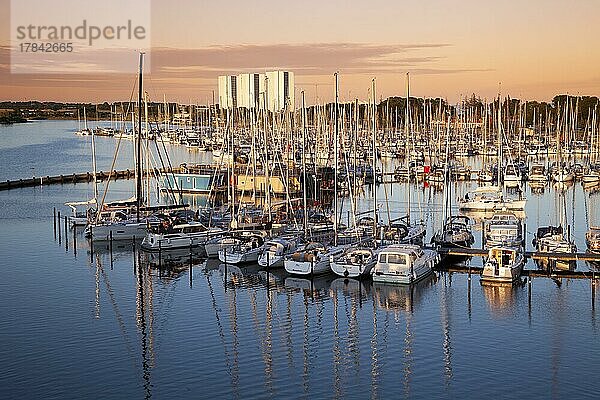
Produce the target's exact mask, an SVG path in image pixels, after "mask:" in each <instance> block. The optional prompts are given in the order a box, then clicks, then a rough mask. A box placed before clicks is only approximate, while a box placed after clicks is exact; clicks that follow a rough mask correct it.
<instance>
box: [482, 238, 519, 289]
mask: <svg viewBox="0 0 600 400" xmlns="http://www.w3.org/2000/svg"><path fill="white" fill-rule="evenodd" d="M524 265H525V257H524V255H523V251H522V250H521V249H516V248H512V247H492V248H491V249H490V250H489V252H488V257H487V259H486V261H485V264H484V266H483V272H482V273H481V282H482V283H484V284H485V283H494V282H495V283H512V282H514V281H516V280H517V279H519V277H520V276H521V272H522V271H523V266H524Z"/></svg>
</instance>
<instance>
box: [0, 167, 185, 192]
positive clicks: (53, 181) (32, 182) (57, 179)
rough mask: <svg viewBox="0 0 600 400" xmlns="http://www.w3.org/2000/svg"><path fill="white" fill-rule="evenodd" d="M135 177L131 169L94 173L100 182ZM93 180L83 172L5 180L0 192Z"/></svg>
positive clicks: (167, 170)
mask: <svg viewBox="0 0 600 400" xmlns="http://www.w3.org/2000/svg"><path fill="white" fill-rule="evenodd" d="M180 172H181V168H180V167H175V168H154V169H153V170H144V171H143V175H144V176H146V175H148V173H151V174H153V175H162V174H165V173H175V174H177V173H180ZM134 176H135V171H134V170H132V169H126V170H112V171H108V172H105V171H98V172H96V179H97V180H98V181H99V182H101V181H105V180H107V179H109V178H110V179H112V180H118V179H131V178H133V177H134ZM93 180H94V174H93V173H92V172H84V173H80V174H71V175H55V176H40V177H35V176H34V177H33V178H30V179H18V180H13V181H11V180H7V181H3V182H0V190H10V189H18V188H24V187H35V186H47V185H57V184H65V183H80V182H92V181H93Z"/></svg>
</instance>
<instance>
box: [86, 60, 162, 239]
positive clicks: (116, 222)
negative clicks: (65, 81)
mask: <svg viewBox="0 0 600 400" xmlns="http://www.w3.org/2000/svg"><path fill="white" fill-rule="evenodd" d="M143 64H144V53H140V62H139V76H138V77H139V82H138V121H137V123H138V124H137V125H138V129H137V135H136V192H135V197H134V198H131V199H127V200H125V201H122V202H113V203H112V204H110V205H108V206H107V205H106V204H101V206H100V208H99V210H98V212H97V213H96V216H95V219H94V220H93V221H90V222H89V223H88V225H87V226H86V228H85V235H86V236H87V237H89V238H90V239H92V240H100V241H103V240H121V239H133V238H142V237H144V236H146V233H147V227H148V225H149V224H152V225H158V223H159V221H158V219H156V218H147V217H145V216H144V215H142V214H143V213H145V212H149V211H150V210H152V208H148V207H144V204H143V199H142V175H143V171H142V160H141V154H142V153H141V152H142V142H141V132H142V104H143V103H142V93H143ZM102 203H103V202H102Z"/></svg>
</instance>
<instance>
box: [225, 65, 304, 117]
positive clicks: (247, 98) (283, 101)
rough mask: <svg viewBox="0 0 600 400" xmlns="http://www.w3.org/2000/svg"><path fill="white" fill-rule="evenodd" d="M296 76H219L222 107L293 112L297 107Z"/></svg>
mask: <svg viewBox="0 0 600 400" xmlns="http://www.w3.org/2000/svg"><path fill="white" fill-rule="evenodd" d="M294 96H295V91H294V73H293V72H288V71H269V72H266V73H264V74H261V73H245V74H240V75H237V76H234V75H230V76H219V104H220V105H221V107H222V108H237V107H245V108H254V107H258V108H264V107H265V104H266V105H267V108H268V109H269V110H270V111H281V110H283V109H285V108H286V107H287V108H288V109H290V110H293V109H294V105H295V98H294Z"/></svg>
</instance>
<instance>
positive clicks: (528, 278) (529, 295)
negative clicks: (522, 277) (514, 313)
mask: <svg viewBox="0 0 600 400" xmlns="http://www.w3.org/2000/svg"><path fill="white" fill-rule="evenodd" d="M527 289H528V293H527V297H528V300H529V309H530V310H531V277H530V276H528V277H527Z"/></svg>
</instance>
